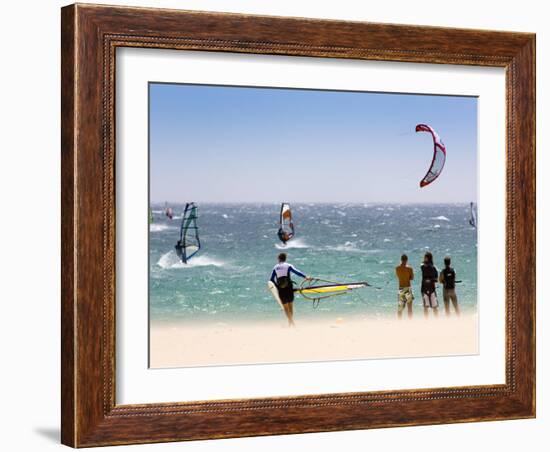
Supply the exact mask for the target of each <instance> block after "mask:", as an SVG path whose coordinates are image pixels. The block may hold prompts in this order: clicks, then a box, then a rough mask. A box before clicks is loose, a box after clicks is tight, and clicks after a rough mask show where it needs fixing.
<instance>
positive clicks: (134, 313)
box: [61, 4, 535, 447]
mask: <svg viewBox="0 0 550 452" xmlns="http://www.w3.org/2000/svg"><path fill="white" fill-rule="evenodd" d="M61 31H62V150H61V153H62V442H63V443H64V444H66V445H70V446H73V447H85V446H100V445H114V444H132V443H148V442H162V441H179V440H194V439H211V438H226V437H237V436H253V435H274V434H285V433H300V432H319V431H334V430H348V429H364V428H377V427H390V426H403V425H425V424H441V423H451V422H468V421H484V420H503V419H519V418H528V417H534V416H535V330H534V328H535V36H534V35H533V34H527V33H510V32H495V31H480V30H463V29H447V28H436V27H419V26H407V25H387V24H373V23H358V22H338V21H324V20H312V19H298V18H279V17H263V16H246V15H236V14H219V13H207V12H189V11H176V10H159V9H144V8H123V7H109V6H94V5H78V4H77V5H71V6H67V7H65V8H63V9H62V30H61Z"/></svg>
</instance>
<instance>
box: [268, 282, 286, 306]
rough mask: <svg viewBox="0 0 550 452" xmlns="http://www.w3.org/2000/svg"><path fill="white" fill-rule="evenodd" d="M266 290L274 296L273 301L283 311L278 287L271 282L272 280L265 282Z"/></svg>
mask: <svg viewBox="0 0 550 452" xmlns="http://www.w3.org/2000/svg"><path fill="white" fill-rule="evenodd" d="M267 290H269V291H270V292H271V295H273V298H275V301H276V302H277V303H278V304H279V306H280V308H281V310H282V311H284V309H285V308H284V307H283V302H282V301H281V297H279V289H277V286H276V285H275V284H273V281H268V282H267Z"/></svg>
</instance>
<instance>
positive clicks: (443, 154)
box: [415, 124, 447, 187]
mask: <svg viewBox="0 0 550 452" xmlns="http://www.w3.org/2000/svg"><path fill="white" fill-rule="evenodd" d="M415 131H416V132H428V133H429V134H431V136H432V139H433V147H434V154H433V157H432V163H431V165H430V167H429V168H428V172H427V173H426V175H425V176H424V177H423V178H422V180H421V181H420V187H425V186H427V185H430V184H431V183H432V182H433V181H434V180H436V179H437V178H438V177H439V175H440V174H441V171H443V167H444V166H445V159H446V158H447V149H446V148H445V145H444V144H443V141H441V138H439V135H438V134H437V133H436V131H435V130H434V129H433V128H432V127H430V126H428V125H426V124H418V125H417V126H416V129H415Z"/></svg>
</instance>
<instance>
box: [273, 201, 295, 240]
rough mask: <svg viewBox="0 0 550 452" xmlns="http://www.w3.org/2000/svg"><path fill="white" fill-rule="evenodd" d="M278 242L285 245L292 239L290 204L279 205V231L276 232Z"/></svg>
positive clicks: (292, 227)
mask: <svg viewBox="0 0 550 452" xmlns="http://www.w3.org/2000/svg"><path fill="white" fill-rule="evenodd" d="M277 236H278V237H279V240H280V241H281V242H283V244H286V242H288V241H289V240H290V239H291V238H292V237H294V223H293V222H292V211H291V210H290V204H288V203H286V202H283V203H282V204H281V214H280V217H279V230H278V231H277Z"/></svg>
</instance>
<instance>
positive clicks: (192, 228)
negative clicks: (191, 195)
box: [175, 202, 201, 264]
mask: <svg viewBox="0 0 550 452" xmlns="http://www.w3.org/2000/svg"><path fill="white" fill-rule="evenodd" d="M198 210H199V209H198V207H197V205H196V204H195V203H194V202H188V203H187V204H185V210H184V211H183V216H182V219H181V229H180V239H179V240H178V242H177V243H176V247H175V248H176V253H177V255H178V256H179V258H180V259H181V261H182V262H183V263H184V264H187V262H189V259H191V258H192V257H193V256H194V255H195V254H197V253H198V252H199V250H200V249H201V242H200V239H199V228H198V226H197V219H198V218H199V216H198Z"/></svg>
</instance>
